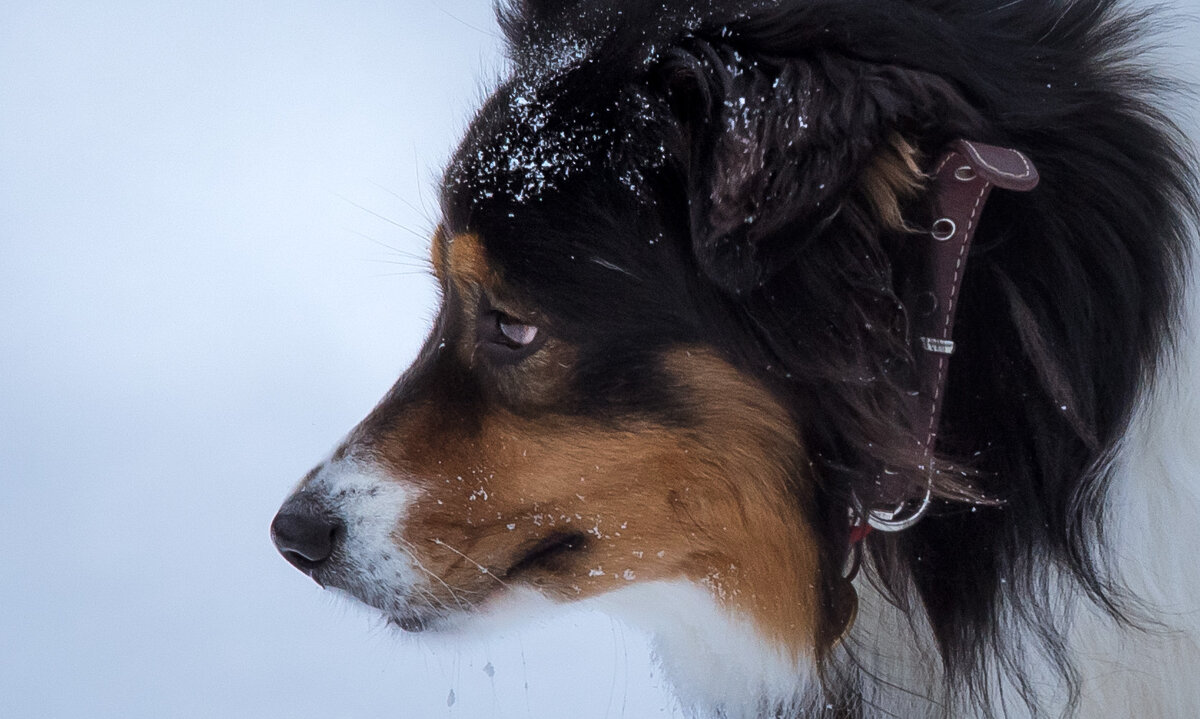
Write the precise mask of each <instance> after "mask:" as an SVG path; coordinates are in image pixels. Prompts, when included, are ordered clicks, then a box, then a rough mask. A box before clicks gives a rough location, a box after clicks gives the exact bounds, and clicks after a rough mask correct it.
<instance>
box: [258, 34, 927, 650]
mask: <svg viewBox="0 0 1200 719" xmlns="http://www.w3.org/2000/svg"><path fill="white" fill-rule="evenodd" d="M681 52H682V51H681ZM707 52H709V53H710V54H711V52H712V50H711V48H709V50H708V51H707ZM686 57H687V58H688V62H690V63H692V65H695V67H693V66H692V65H688V64H686V63H682V64H681V63H680V62H679V57H678V56H676V57H675V59H674V61H662V62H661V63H659V64H660V65H661V67H657V68H654V69H653V70H646V69H645V68H646V67H651V65H652V64H653V63H649V60H646V59H643V61H642V65H644V66H645V67H643V68H642V69H640V70H637V71H636V72H633V74H632V76H631V77H632V79H630V78H628V77H625V76H623V75H622V74H621V72H627V70H625V71H621V72H617V73H615V74H614V70H613V68H612V67H611V66H608V65H605V64H603V63H599V62H595V61H594V60H592V59H590V58H588V57H587V56H586V55H580V56H578V57H575V56H569V57H567V59H565V60H561V61H560V62H559V64H558V65H556V66H553V67H551V69H549V70H546V69H545V68H546V66H545V65H544V64H535V65H537V69H536V71H534V70H528V69H527V70H525V71H524V72H518V73H517V74H516V76H515V77H514V79H513V80H511V81H510V82H509V83H507V84H506V85H504V86H503V87H502V88H500V89H499V90H498V91H497V92H496V93H495V94H494V95H493V97H492V98H491V99H490V100H489V101H488V103H487V104H486V105H485V107H484V108H483V110H482V111H481V113H480V115H479V116H478V117H477V118H476V120H475V122H474V124H473V126H472V128H471V130H470V131H469V132H468V135H467V139H466V140H465V141H464V143H463V145H462V147H460V149H459V151H458V152H457V153H456V155H455V158H454V160H453V161H452V162H451V165H450V167H449V169H448V171H447V173H446V177H445V180H444V188H443V194H442V206H443V208H442V209H443V218H442V223H441V225H440V227H439V229H438V231H437V233H436V234H435V236H434V237H433V238H432V252H431V255H432V257H431V260H432V266H433V268H434V272H435V274H436V276H437V279H438V282H439V285H440V288H441V294H442V305H441V309H440V312H439V314H438V318H437V321H436V323H435V326H434V329H433V332H432V334H431V335H430V337H429V340H428V342H427V343H426V345H425V347H424V349H423V350H422V352H421V354H420V357H419V358H418V359H417V361H416V362H415V363H414V365H413V366H412V367H411V368H410V369H409V370H408V371H407V372H406V373H405V374H404V376H403V377H402V378H401V379H400V381H399V382H398V383H397V384H396V386H395V387H394V388H393V389H392V390H391V391H390V392H389V393H388V395H387V396H386V397H385V398H384V399H383V400H382V401H381V403H380V404H379V406H378V407H376V408H375V410H374V411H373V412H372V413H371V414H370V415H369V416H368V417H367V418H366V419H365V420H364V421H363V422H362V423H361V424H360V425H359V426H358V427H357V428H355V429H354V430H353V431H352V432H351V433H350V434H349V436H348V438H347V440H346V441H345V443H344V444H343V445H342V446H341V447H339V448H338V449H337V451H336V452H335V453H334V454H333V456H332V458H331V459H329V460H328V461H327V462H325V463H323V464H321V465H320V466H319V467H317V468H316V469H314V470H313V471H312V472H311V473H310V475H309V476H308V477H307V478H306V479H305V480H304V481H303V482H302V484H301V486H300V487H299V488H298V489H297V491H296V493H295V494H294V495H293V496H292V498H291V499H289V500H288V501H287V503H286V504H285V505H284V507H283V509H281V510H280V514H279V516H278V517H277V518H276V520H275V523H274V525H273V532H274V536H275V540H276V543H277V544H278V546H279V548H280V550H281V551H282V552H283V554H284V556H285V557H287V558H288V560H289V561H291V562H292V563H293V564H295V565H296V566H297V567H299V568H300V569H302V570H303V571H305V572H306V573H308V574H309V575H310V576H312V577H313V578H314V579H315V580H316V581H318V582H320V583H321V584H323V585H326V586H330V587H335V588H339V589H341V590H344V591H346V592H348V593H350V594H352V595H353V596H355V597H357V598H358V599H361V600H362V601H364V602H366V603H368V604H370V605H373V606H375V607H378V608H379V609H381V610H383V611H384V612H385V613H386V614H387V615H388V616H389V617H391V618H392V619H393V620H394V621H395V622H396V623H398V624H399V625H400V626H402V627H405V628H408V629H420V628H426V627H441V626H450V625H453V624H454V623H455V622H456V619H461V618H463V617H464V616H466V615H470V614H475V613H480V612H484V611H487V610H488V609H489V608H490V607H492V606H494V605H498V604H500V603H502V602H503V600H504V598H505V597H506V596H507V595H509V594H511V593H513V592H514V591H515V590H517V589H531V590H533V591H536V592H537V593H539V594H541V595H543V596H546V597H549V598H551V599H554V600H562V601H570V600H576V599H583V598H588V597H593V596H597V595H601V594H605V593H608V592H612V591H614V590H618V589H624V588H627V587H631V586H635V585H638V584H647V583H680V582H682V583H687V584H691V585H695V586H697V587H701V588H702V589H703V590H704V591H705V592H707V593H708V595H709V596H710V597H711V599H712V600H713V602H715V603H716V604H717V605H719V606H720V607H722V608H723V609H728V610H729V611H730V612H731V613H734V614H737V615H739V616H743V617H749V618H751V619H752V621H753V624H754V627H755V629H756V630H757V632H758V634H759V635H761V636H762V637H767V638H772V639H776V640H778V641H779V642H780V643H782V644H783V645H784V646H786V647H787V648H789V649H790V650H792V653H793V654H794V655H796V656H799V655H811V654H813V653H814V652H819V651H820V647H821V646H822V645H823V644H824V643H825V641H824V639H823V637H824V634H825V633H826V632H825V630H824V629H823V627H824V626H825V625H826V624H827V623H828V622H827V619H828V615H829V613H830V609H829V607H828V602H827V601H826V598H827V591H828V586H829V584H828V578H829V575H830V572H831V570H830V567H831V566H832V567H833V569H832V571H833V572H834V573H836V572H837V571H838V569H839V568H840V566H839V565H840V559H841V558H842V557H843V556H844V553H845V543H844V536H843V537H842V542H841V544H840V545H838V546H835V549H834V550H832V551H824V552H823V550H822V549H821V547H822V546H826V547H828V546H830V542H828V541H825V540H824V539H823V538H821V537H820V535H821V534H822V533H828V532H827V531H826V530H827V528H828V527H829V526H833V527H835V529H834V530H833V534H834V535H835V537H836V536H837V535H838V532H839V531H840V532H842V533H843V535H844V531H845V525H846V524H847V521H846V517H847V514H846V511H845V507H844V506H842V507H838V508H836V509H833V510H830V509H829V508H828V507H824V508H823V507H820V506H818V503H817V501H816V500H815V499H814V497H815V495H816V492H815V490H814V487H813V472H812V470H811V466H812V462H811V461H810V453H811V451H812V448H811V447H808V446H807V445H806V442H805V441H804V437H805V436H806V434H810V433H811V431H812V428H813V427H818V428H819V427H821V426H822V421H821V414H820V411H819V409H818V408H817V407H816V406H815V405H817V404H818V403H819V401H818V400H816V399H812V398H809V399H806V397H807V396H808V395H806V392H808V391H809V390H810V389H811V387H810V388H808V389H798V387H802V386H803V385H798V383H799V382H801V380H802V379H804V378H802V377H801V376H799V374H795V373H799V372H804V373H805V375H808V374H809V373H808V372H806V371H805V370H804V369H803V364H804V363H803V362H801V363H793V364H792V365H790V366H787V365H785V364H784V363H782V362H781V361H780V359H779V356H780V355H779V353H778V352H777V349H778V348H774V347H772V346H771V345H770V343H769V342H764V334H768V335H769V334H772V333H771V332H770V331H769V330H767V329H766V327H767V326H768V325H770V324H771V323H774V322H779V321H783V322H785V323H790V324H792V325H793V327H794V329H795V330H797V331H798V330H802V329H804V326H806V325H807V326H810V327H811V328H812V331H811V332H810V334H811V335H812V336H813V337H814V340H813V342H814V343H813V346H806V347H804V348H803V352H806V353H808V356H809V357H810V358H811V360H812V364H813V366H814V367H816V366H819V365H820V364H821V362H827V363H828V362H829V358H830V357H831V356H833V355H838V354H839V353H849V352H854V351H857V350H860V349H861V340H859V339H858V338H853V342H854V343H858V344H855V345H854V346H850V344H848V343H846V342H845V341H844V340H843V338H836V337H831V332H830V329H829V328H833V324H834V323H833V318H834V317H839V318H840V319H849V321H852V322H854V323H857V324H860V325H861V324H864V323H865V324H866V326H867V327H868V328H870V327H871V325H870V323H871V321H872V314H873V313H879V312H880V309H879V308H882V313H883V314H882V316H881V317H880V318H879V322H878V326H879V327H880V328H881V330H886V329H887V327H888V326H889V322H890V320H889V318H888V313H890V312H892V311H893V308H892V307H891V306H888V305H886V304H883V303H878V302H875V304H874V305H872V306H871V307H868V308H866V309H865V310H864V309H863V308H862V307H859V306H858V305H857V304H855V302H853V301H849V302H846V301H839V302H838V303H836V304H831V303H829V302H828V301H827V300H826V298H825V296H824V294H823V293H824V292H826V291H827V290H828V289H829V288H828V287H826V285H829V284H831V283H837V282H840V281H843V280H845V281H847V282H848V283H850V284H854V283H856V282H860V281H864V280H863V279H862V277H854V276H853V275H856V274H861V272H860V270H856V269H850V270H848V271H847V275H848V276H847V277H841V278H832V277H829V276H827V274H828V273H826V272H825V271H824V270H821V269H820V263H818V264H815V265H814V268H815V272H816V274H815V275H814V279H813V281H812V282H810V283H808V284H807V285H806V284H803V283H800V284H795V285H789V286H786V287H781V288H779V289H778V290H772V289H770V288H769V286H768V285H767V284H766V278H767V277H769V275H770V274H771V272H773V270H774V269H775V267H776V266H778V265H780V264H781V263H782V264H786V263H788V262H792V261H793V259H794V258H792V257H791V256H792V255H794V252H793V250H792V249H784V250H783V251H782V252H781V248H777V247H773V246H771V245H770V243H767V242H762V243H759V242H758V241H757V236H758V235H759V234H763V235H764V236H771V235H774V234H775V233H778V232H780V231H783V230H786V229H787V228H788V227H789V226H791V227H795V228H798V230H803V231H804V232H812V231H814V229H813V228H818V227H821V228H823V227H824V226H827V225H828V224H829V223H830V222H831V219H832V218H833V217H836V216H837V215H838V214H839V213H841V212H842V211H843V204H844V203H843V204H838V203H840V201H838V202H835V200H834V199H832V198H833V197H834V195H832V194H831V193H835V192H843V193H857V194H856V196H857V197H859V198H860V199H861V200H862V202H861V203H859V204H861V206H862V207H863V208H868V209H865V210H861V211H860V210H858V209H846V210H844V211H845V214H846V215H847V216H850V217H854V218H857V219H856V220H855V221H856V222H859V223H862V222H874V221H875V220H874V219H871V220H867V219H864V218H866V217H867V214H868V213H869V214H870V216H871V218H875V217H885V216H886V215H888V213H889V212H890V213H891V214H894V215H897V216H898V211H899V210H898V206H899V205H898V203H899V202H900V201H901V198H903V197H904V196H905V193H911V190H912V189H913V187H915V182H914V173H915V172H916V168H915V165H914V161H913V155H914V151H913V150H912V148H910V147H908V146H907V145H906V144H905V143H904V142H903V141H900V140H898V139H896V138H895V136H894V135H891V134H888V133H885V132H883V131H882V130H878V131H877V130H875V129H873V130H872V132H875V134H879V135H880V138H879V139H878V141H877V142H872V143H871V145H870V147H869V151H868V150H864V151H863V153H864V155H863V157H864V158H865V159H864V160H863V163H861V164H863V166H862V167H857V166H856V167H854V169H855V170H856V172H858V173H859V174H858V175H855V176H846V177H844V176H842V175H840V174H837V175H835V174H831V173H826V175H823V176H817V173H818V172H819V171H821V170H823V169H826V165H827V164H828V160H829V158H826V157H824V155H823V153H825V152H827V151H828V150H827V149H823V148H824V146H825V145H826V144H827V142H826V140H825V139H822V138H820V137H818V136H817V135H816V130H812V129H810V125H809V121H810V120H813V118H814V117H815V116H816V114H817V113H818V111H819V110H820V108H819V107H818V106H817V104H816V103H815V102H814V101H813V100H812V98H813V96H814V92H817V93H819V92H826V93H827V94H828V95H829V96H830V98H831V99H837V100H838V102H843V103H844V102H849V101H851V100H853V101H854V102H862V103H865V104H867V105H871V104H872V102H873V101H871V100H870V99H869V98H868V97H866V96H865V95H864V96H863V97H859V96H858V94H857V91H847V90H844V89H839V88H838V87H836V86H835V84H833V82H832V80H830V79H828V78H825V77H823V76H821V75H820V74H819V73H817V72H816V71H815V70H812V69H811V68H808V67H807V66H805V67H802V68H799V69H797V68H794V67H790V66H786V65H779V66H760V65H758V64H756V63H751V62H749V61H748V60H746V59H744V58H741V57H740V56H738V55H737V54H736V53H732V54H729V55H728V57H726V58H725V59H726V60H727V61H728V62H729V63H731V65H730V67H724V66H720V67H717V66H710V65H711V64H712V63H713V58H712V57H710V56H709V55H708V54H704V52H702V51H700V50H697V51H695V52H694V53H693V54H690V55H686ZM718 59H720V58H718ZM738 63H743V64H745V65H746V67H739V66H738V65H737V64H738ZM730 73H733V74H732V75H730ZM714 78H717V79H719V80H720V81H721V82H725V81H731V82H732V86H730V87H725V88H724V90H723V91H724V92H726V93H727V94H728V97H726V98H725V99H724V100H722V101H720V102H716V101H713V100H712V97H711V94H712V92H711V90H710V89H705V88H706V85H705V84H706V83H712V82H714ZM843 93H845V94H847V97H846V98H840V99H839V96H840V95H841V94H843ZM921 99H922V101H924V100H927V99H928V98H927V97H923V98H921ZM835 107H838V109H839V111H842V110H843V109H844V108H842V107H841V106H840V105H837V104H836V103H835ZM872 107H873V108H874V106H873V105H872ZM874 109H875V111H876V112H878V108H874ZM871 121H872V122H875V119H874V117H873V116H872V120H871ZM830 128H835V129H836V132H838V133H841V132H848V131H850V130H848V129H847V128H837V127H836V126H835V125H832V124H831V125H829V126H828V127H825V128H820V129H821V130H822V131H829V129H830ZM781 153H782V154H781ZM784 160H786V162H784ZM793 161H794V162H796V163H799V168H798V167H797V166H794V165H792V164H789V163H792V162H793ZM772 163H778V164H779V167H778V168H772V167H771V164H772ZM806 163H807V164H809V165H811V166H812V167H811V174H812V176H811V177H809V176H803V175H802V174H797V173H798V172H800V170H801V169H803V166H804V165H805V164H806ZM699 178H715V179H712V180H711V181H710V180H704V181H703V182H701V181H700V179H699ZM785 195H799V197H791V198H789V197H787V196H785ZM835 204H837V206H836V207H835V206H834V205H835ZM855 207H858V205H856V206H855ZM782 208H789V209H788V211H787V212H786V213H783V212H780V209H782ZM880 222H881V223H883V224H886V219H884V220H880ZM832 247H833V248H834V249H833V250H832V251H834V252H842V253H851V254H853V253H856V252H857V250H856V249H855V246H854V244H853V243H852V242H843V243H840V244H838V243H834V244H832ZM783 255H787V257H785V256H783ZM866 266H867V267H870V265H869V264H867V265H866ZM866 281H874V280H866ZM776 291H778V292H779V297H777V296H776V294H775V292H776ZM837 291H842V289H841V288H840V287H839V288H838V290H837ZM867 292H868V293H875V292H876V290H875V288H868V289H867ZM853 295H854V290H853V289H850V290H849V291H847V292H846V296H848V297H851V298H852V297H853ZM749 298H756V299H749ZM871 301H872V302H874V300H871ZM747 302H758V303H759V304H758V305H757V307H758V310H756V312H758V311H761V310H763V309H764V308H767V309H768V311H770V310H769V308H770V307H772V306H776V305H778V304H780V303H787V305H789V306H787V307H786V311H784V312H782V313H775V314H774V316H770V317H763V316H761V315H760V316H756V312H747V309H746V303H747ZM844 315H853V318H852V319H850V318H848V317H844ZM836 332H837V330H836V328H833V333H834V334H835V335H836ZM877 332H878V331H877ZM833 342H839V343H841V344H842V345H843V346H840V347H838V346H835V345H834V344H832V343H833ZM860 355H861V353H860ZM865 356H866V357H868V358H869V359H868V361H874V360H873V359H871V358H872V357H875V356H873V355H870V354H867V355H865ZM885 361H886V358H885ZM851 362H852V363H854V366H853V367H852V368H851V369H850V370H849V371H853V372H856V373H868V372H872V371H873V370H872V369H871V368H870V367H868V366H866V365H864V364H863V362H862V359H861V357H859V358H855V359H853V360H851ZM820 371H822V372H828V373H835V372H837V373H840V372H845V371H848V370H847V369H846V368H844V367H837V366H836V362H834V363H829V364H827V365H825V366H824V367H823V368H822V369H821V370H820ZM885 371H886V370H885ZM814 372H815V370H814ZM807 378H808V379H810V380H813V381H816V382H824V381H826V378H820V377H815V378H814V377H812V376H809V377H807ZM886 404H887V401H886V400H884V401H882V402H880V405H881V406H886ZM806 405H811V406H806ZM855 421H858V420H855ZM818 434H820V431H819V430H818ZM826 434H829V433H826ZM885 445H886V443H880V446H885ZM914 446H915V445H914ZM905 451H910V450H909V448H908V446H907V445H906V449H905ZM834 544H835V545H837V542H836V540H835V542H834ZM826 638H827V637H826Z"/></svg>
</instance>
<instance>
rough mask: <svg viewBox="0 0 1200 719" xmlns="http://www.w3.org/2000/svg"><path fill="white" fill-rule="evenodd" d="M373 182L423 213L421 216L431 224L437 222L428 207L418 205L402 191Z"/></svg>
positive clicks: (418, 212) (420, 213)
mask: <svg viewBox="0 0 1200 719" xmlns="http://www.w3.org/2000/svg"><path fill="white" fill-rule="evenodd" d="M371 184H372V185H374V186H376V187H378V188H379V189H381V190H383V191H384V192H386V193H388V194H389V195H391V196H392V197H395V198H396V199H397V200H399V201H400V202H402V203H404V205H405V206H406V207H408V209H410V210H412V211H413V212H416V213H417V214H419V215H421V217H422V218H423V219H424V220H425V221H426V222H428V223H429V224H431V225H434V224H437V223H436V222H435V221H434V219H433V216H432V215H430V213H429V208H428V207H417V206H416V205H414V204H413V203H412V202H411V201H410V200H409V199H408V198H407V197H405V196H404V195H401V194H400V193H398V192H396V191H395V190H392V189H390V188H388V187H385V186H383V185H381V184H379V183H378V182H372V183H371Z"/></svg>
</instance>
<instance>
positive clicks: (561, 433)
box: [383, 351, 818, 650]
mask: <svg viewBox="0 0 1200 719" xmlns="http://www.w3.org/2000/svg"><path fill="white" fill-rule="evenodd" d="M666 362H667V366H668V368H669V370H670V371H671V373H672V374H673V375H674V376H675V377H676V378H677V379H678V381H679V383H680V384H681V385H682V387H681V391H683V392H685V393H686V395H687V396H688V397H689V398H691V399H692V400H693V401H694V402H695V413H696V416H697V422H696V423H695V425H694V426H691V427H688V428H686V429H676V428H664V427H661V426H657V425H652V424H648V423H631V424H629V425H627V426H625V427H623V428H620V429H616V428H614V427H612V426H611V425H601V424H599V423H596V422H593V421H590V420H586V419H563V418H560V419H553V418H547V417H518V416H516V415H512V414H509V413H506V412H500V411H494V412H492V413H489V414H487V415H486V416H485V417H483V418H482V420H481V422H480V424H479V426H477V427H472V428H471V429H470V430H469V431H463V432H462V433H460V434H455V433H454V432H450V431H447V430H445V423H441V426H442V429H441V430H439V432H438V434H437V436H430V435H428V434H425V433H423V432H422V428H423V427H430V426H438V424H437V423H436V422H433V421H432V420H433V417H432V413H436V412H437V411H439V410H438V408H434V407H422V408H420V409H419V410H416V411H414V412H410V413H409V416H408V418H407V421H405V422H404V425H405V426H407V427H408V428H410V429H408V430H402V431H401V432H400V433H399V434H402V435H406V436H405V437H404V438H403V439H401V438H400V437H398V436H393V437H390V438H389V439H388V440H387V441H386V442H384V443H383V446H384V448H385V449H387V450H388V451H386V452H385V457H386V459H387V460H388V461H389V462H390V463H391V464H393V465H394V466H396V467H397V469H398V470H400V471H402V472H403V473H404V474H407V475H409V476H415V477H419V478H420V480H419V481H420V483H421V485H422V486H423V488H424V489H425V493H424V496H423V497H422V499H421V500H420V501H419V502H418V503H417V506H416V507H414V508H413V509H412V510H411V512H410V516H409V517H408V519H407V521H406V522H405V524H404V526H403V529H402V533H401V535H402V536H400V537H398V538H397V539H398V540H399V542H400V543H401V544H403V545H405V546H407V547H409V548H411V551H414V552H415V553H416V555H417V558H418V559H419V561H421V563H422V565H423V566H424V567H426V568H427V569H428V570H429V571H431V572H433V573H436V574H437V576H438V578H439V581H441V582H444V583H445V585H444V586H438V583H437V582H434V583H433V584H432V585H431V587H430V590H431V591H432V592H434V593H441V594H445V596H441V595H440V594H439V601H442V602H443V603H445V604H446V605H447V606H453V605H454V603H455V602H460V603H461V602H468V603H472V604H478V603H482V602H486V601H487V599H488V598H489V597H490V596H492V595H494V594H495V593H497V592H499V591H502V590H503V589H504V587H505V586H506V585H507V584H508V583H510V582H514V583H523V584H529V585H533V586H536V587H538V588H540V589H541V590H542V591H543V592H544V593H546V594H548V595H551V596H554V597H559V598H562V599H567V600H569V599H574V598H583V597H588V596H594V595H596V594H600V593H603V592H606V591H610V590H613V589H617V588H620V587H623V586H626V585H628V584H629V583H631V582H640V581H652V580H659V579H681V578H682V579H689V580H691V581H694V582H697V583H699V584H702V585H704V586H705V587H707V588H708V589H709V590H710V591H711V592H712V594H713V596H714V597H715V598H716V599H717V600H718V601H719V602H721V603H723V604H725V605H726V606H728V607H729V608H730V609H731V610H734V611H737V612H741V613H745V614H748V615H749V616H751V617H753V618H754V619H755V621H756V622H757V624H758V625H759V626H760V628H761V630H762V631H763V632H764V634H767V635H769V636H772V637H775V638H777V639H779V640H780V641H781V642H784V643H786V644H787V645H790V646H796V647H797V649H798V650H801V649H806V648H811V646H812V641H813V637H814V635H815V634H814V633H815V622H816V615H817V612H816V602H817V592H816V590H815V589H814V587H815V585H816V584H817V572H818V568H817V553H816V544H815V540H814V538H813V536H812V532H811V531H810V530H809V529H808V528H807V526H806V525H805V523H804V522H803V512H802V506H801V501H800V500H798V499H797V498H796V497H795V496H794V495H793V494H791V493H790V492H789V491H788V489H787V487H788V482H789V476H790V473H791V472H792V471H793V470H794V467H795V466H796V462H797V459H798V453H799V449H798V447H797V446H796V445H795V432H794V428H793V427H792V425H791V423H790V421H789V420H788V419H787V417H786V414H785V413H784V412H783V410H782V409H781V408H780V407H779V406H778V405H777V404H776V403H775V402H774V401H773V400H772V398H771V397H770V396H769V395H768V394H767V393H766V392H765V391H764V390H762V389H761V388H760V387H758V386H757V385H756V384H755V383H754V382H752V381H749V380H747V379H746V378H744V377H743V376H741V375H740V374H739V373H737V372H736V371H735V370H733V369H732V368H731V367H730V366H729V365H727V364H726V363H724V362H722V361H720V360H718V359H715V358H713V357H712V356H710V355H707V354H705V353H702V352H696V351H693V352H691V353H687V352H680V353H677V354H675V355H672V356H671V357H669V358H667V359H666ZM421 415H426V416H425V417H421ZM389 448H394V449H389ZM555 537H573V538H576V549H574V550H570V551H564V552H562V553H561V554H560V555H557V556H555V557H554V558H553V561H552V562H550V563H549V564H548V566H542V565H539V564H533V565H530V566H527V567H524V568H522V569H520V570H518V571H516V572H510V570H511V569H512V568H513V567H514V565H517V564H518V563H519V562H521V560H522V559H523V558H524V557H526V556H527V555H528V553H529V552H530V551H531V550H532V549H534V548H536V547H538V546H539V545H540V544H542V543H545V542H547V541H551V540H553V539H554V538H555ZM579 538H582V541H578V539H579Z"/></svg>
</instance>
